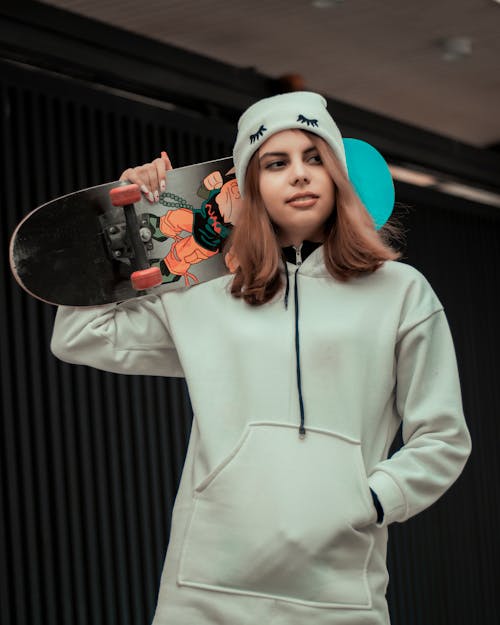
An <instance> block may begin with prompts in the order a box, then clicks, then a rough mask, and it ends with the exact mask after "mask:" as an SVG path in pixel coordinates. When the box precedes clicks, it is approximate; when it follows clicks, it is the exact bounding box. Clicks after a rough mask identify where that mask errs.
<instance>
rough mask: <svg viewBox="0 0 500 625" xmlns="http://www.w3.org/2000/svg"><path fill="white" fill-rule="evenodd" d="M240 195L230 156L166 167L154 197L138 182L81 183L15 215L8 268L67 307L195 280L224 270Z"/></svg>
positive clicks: (43, 296) (26, 285) (33, 291)
mask: <svg viewBox="0 0 500 625" xmlns="http://www.w3.org/2000/svg"><path fill="white" fill-rule="evenodd" d="M241 203H242V200H241V198H240V195H239V192H238V187H237V183H236V180H235V177H234V170H233V162H232V159H231V158H225V159H219V160H215V161H208V162H205V163H199V164H196V165H190V166H187V167H180V168H177V169H172V170H170V171H168V172H167V187H166V191H165V192H163V193H161V194H160V198H159V201H158V202H156V203H154V204H151V203H150V202H149V201H148V200H147V199H146V198H144V197H143V196H142V194H141V192H140V189H139V188H138V186H137V185H135V184H128V183H123V182H111V183H107V184H102V185H99V186H96V187H91V188H88V189H83V190H81V191H77V192H75V193H70V194H68V195H65V196H63V197H59V198H56V199H54V200H52V201H50V202H47V203H46V204H43V205H41V206H39V207H38V208H36V209H35V210H34V211H32V212H31V213H30V214H28V215H27V216H26V217H25V218H24V219H23V220H22V221H21V223H20V224H19V225H18V226H17V228H16V230H15V231H14V233H13V236H12V239H11V243H10V264H11V269H12V272H13V274H14V276H15V278H16V280H17V281H18V283H19V284H20V285H21V287H23V289H25V290H26V291H27V292H28V293H29V294H30V295H32V296H34V297H36V298H38V299H40V300H42V301H44V302H46V303H49V304H55V305H65V306H95V305H102V304H109V303H113V302H120V301H124V300H128V299H132V298H134V297H138V296H141V295H144V294H145V292H147V290H148V289H151V288H153V287H157V286H160V285H161V286H162V287H163V288H164V289H165V290H168V289H177V288H185V287H188V286H192V285H194V284H198V283H199V282H204V281H206V280H210V279H212V278H215V277H218V276H220V275H223V274H224V273H226V272H227V269H226V267H225V264H224V261H223V258H222V254H220V252H221V250H222V246H223V243H224V241H225V239H226V238H227V237H228V235H229V233H230V231H231V229H232V226H233V221H234V220H235V219H236V216H237V213H238V210H239V209H240V206H241Z"/></svg>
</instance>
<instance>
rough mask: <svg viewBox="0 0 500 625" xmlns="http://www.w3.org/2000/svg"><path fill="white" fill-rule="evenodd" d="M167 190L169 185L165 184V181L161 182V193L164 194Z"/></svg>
mask: <svg viewBox="0 0 500 625" xmlns="http://www.w3.org/2000/svg"><path fill="white" fill-rule="evenodd" d="M166 188H167V185H166V183H165V180H160V191H161V192H162V193H163V192H164V191H165V189H166Z"/></svg>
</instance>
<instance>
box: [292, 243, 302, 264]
mask: <svg viewBox="0 0 500 625" xmlns="http://www.w3.org/2000/svg"><path fill="white" fill-rule="evenodd" d="M303 245H304V244H303V243H301V244H300V245H299V247H295V245H294V246H293V249H294V250H295V264H296V265H297V267H300V266H301V265H302V246H303Z"/></svg>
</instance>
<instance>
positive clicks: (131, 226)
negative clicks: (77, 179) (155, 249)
mask: <svg viewBox="0 0 500 625" xmlns="http://www.w3.org/2000/svg"><path fill="white" fill-rule="evenodd" d="M109 197H110V200H111V203H112V204H113V206H115V207H119V206H121V207H123V216H124V217H125V221H123V216H122V215H121V214H119V215H118V214H117V213H115V212H114V211H110V212H109V213H107V214H106V215H104V216H103V217H104V219H103V220H102V221H103V226H104V232H105V235H106V240H107V243H108V249H109V251H110V253H111V255H112V256H113V258H115V259H117V260H122V259H129V260H130V265H131V267H132V268H133V269H135V271H133V272H132V274H131V275H130V281H131V283H132V286H133V288H134V289H136V290H137V291H142V290H144V289H150V288H152V287H154V286H158V285H159V284H161V283H162V279H163V278H162V274H161V271H160V268H159V267H150V266H149V262H148V258H147V255H146V247H147V248H148V249H151V248H152V242H151V238H152V233H151V230H150V229H149V228H148V227H147V226H146V224H147V218H146V217H143V216H141V219H140V221H139V220H138V218H137V214H136V212H135V208H134V202H139V201H140V200H141V197H142V196H141V191H140V189H139V187H138V185H136V184H124V185H121V186H119V187H116V188H114V189H111V191H110V192H109ZM120 213H121V211H120ZM106 222H107V223H106Z"/></svg>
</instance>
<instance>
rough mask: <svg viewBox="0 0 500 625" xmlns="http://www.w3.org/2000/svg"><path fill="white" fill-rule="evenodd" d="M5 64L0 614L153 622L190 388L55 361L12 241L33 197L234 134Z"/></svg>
mask: <svg viewBox="0 0 500 625" xmlns="http://www.w3.org/2000/svg"><path fill="white" fill-rule="evenodd" d="M1 70H2V81H1V96H0V97H1V101H2V140H1V148H0V149H1V158H2V160H1V169H2V181H3V183H2V187H3V193H2V196H3V197H2V220H1V224H2V226H1V228H2V237H1V245H2V258H3V263H2V273H3V275H2V280H1V292H0V307H1V310H2V340H1V341H0V350H1V366H2V371H1V384H2V427H3V430H2V436H1V446H2V447H1V456H0V458H1V466H0V472H1V489H2V494H3V496H2V506H3V507H4V510H3V513H4V514H3V516H2V518H3V519H5V522H4V523H2V526H1V528H2V533H1V535H0V553H1V554H2V555H1V556H0V562H1V564H0V566H1V567H2V569H3V572H4V573H5V575H2V582H1V586H0V597H1V606H2V607H1V610H2V612H1V616H0V620H1V622H2V624H4V623H5V625H10V624H12V625H14V624H15V625H24V624H26V625H27V624H28V623H29V624H30V625H42V624H44V625H45V624H50V625H56V624H58V625H59V624H61V625H63V624H64V625H69V624H71V625H88V624H89V623H92V625H100V624H106V625H108V624H111V623H120V625H122V624H127V623H130V624H132V623H133V624H134V625H138V624H144V623H148V622H149V620H150V619H151V616H152V611H153V609H154V605H155V599H156V592H157V585H158V579H159V574H160V571H161V567H162V562H163V556H164V551H165V548H166V544H167V540H168V531H169V522H170V514H171V508H172V503H173V499H174V496H175V492H176V489H177V484H178V481H179V477H180V472H181V469H182V465H183V460H184V454H185V449H186V444H187V439H188V436H189V431H190V420H191V411H190V407H189V400H188V396H187V392H186V389H185V384H184V382H183V381H181V380H176V379H162V378H153V377H139V376H137V377H135V376H131V377H126V376H118V375H112V374H106V373H102V372H99V371H96V370H92V369H89V368H86V367H73V366H68V365H65V364H63V363H61V362H59V361H57V360H56V359H55V358H54V357H53V356H52V355H51V353H50V351H49V340H50V335H51V326H52V321H53V315H54V312H55V309H53V308H52V307H50V306H47V305H44V304H42V303H40V302H38V301H36V300H34V299H32V298H30V297H29V296H27V295H26V294H25V293H24V292H22V290H21V289H20V288H19V287H18V285H17V284H16V283H15V282H14V280H13V279H12V278H11V276H10V272H9V268H8V264H7V262H6V259H7V246H8V239H9V235H10V233H12V231H13V229H14V227H15V224H16V223H17V222H18V221H19V220H20V219H21V217H22V216H24V215H25V214H26V213H27V212H28V211H29V210H30V209H32V208H34V207H35V206H37V205H39V204H41V203H42V202H44V201H47V200H49V199H51V198H53V197H56V196H58V195H62V194H64V193H68V192H70V191H72V190H76V189H78V188H84V187H87V186H90V185H93V184H99V183H102V182H105V181H110V180H115V179H116V178H118V176H119V174H120V172H121V171H122V170H123V169H125V167H126V166H129V165H133V164H138V163H142V162H145V161H146V160H151V158H153V157H154V156H155V155H159V153H160V150H161V149H164V148H165V147H166V148H167V149H168V150H169V152H170V153H171V154H172V155H175V159H176V163H175V164H177V165H183V164H188V163H193V162H197V161H202V160H207V159H208V158H217V157H220V156H225V155H227V154H228V153H230V148H229V146H230V144H231V138H232V135H231V133H232V132H233V129H232V127H230V126H229V125H228V126H227V127H226V126H224V125H223V124H221V123H216V122H213V123H211V124H207V123H202V121H201V120H200V119H198V118H196V117H189V116H188V115H187V114H180V113H175V112H170V111H165V110H161V109H158V108H155V107H153V106H150V105H146V104H140V103H137V102H132V101H129V100H127V99H125V98H120V97H117V96H111V95H108V94H105V93H103V92H100V91H99V90H96V89H91V88H89V87H84V86H82V85H79V84H78V83H76V82H74V81H68V80H64V79H62V78H58V77H50V76H48V75H47V74H45V73H37V72H34V71H29V70H27V69H23V68H22V67H20V66H18V67H16V66H11V65H7V64H1Z"/></svg>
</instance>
